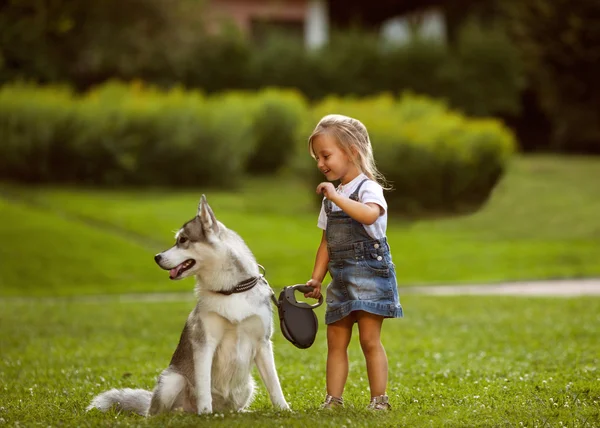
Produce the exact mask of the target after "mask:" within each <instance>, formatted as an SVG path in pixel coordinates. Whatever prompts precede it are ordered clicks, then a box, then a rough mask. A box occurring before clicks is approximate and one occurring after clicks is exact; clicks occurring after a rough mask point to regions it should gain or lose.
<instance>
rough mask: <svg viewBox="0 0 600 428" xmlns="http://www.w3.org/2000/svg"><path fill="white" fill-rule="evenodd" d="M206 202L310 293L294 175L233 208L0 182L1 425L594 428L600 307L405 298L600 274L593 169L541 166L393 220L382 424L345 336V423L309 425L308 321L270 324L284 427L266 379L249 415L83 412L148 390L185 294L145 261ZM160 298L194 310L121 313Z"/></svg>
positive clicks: (317, 368)
mask: <svg viewBox="0 0 600 428" xmlns="http://www.w3.org/2000/svg"><path fill="white" fill-rule="evenodd" d="M201 193H205V194H206V195H207V197H208V200H209V203H210V204H211V205H212V207H213V209H214V211H215V213H216V215H217V216H218V218H219V219H221V220H222V221H223V222H224V223H225V224H226V225H228V226H229V227H231V228H233V229H234V230H236V231H237V232H238V233H240V235H241V236H242V237H243V238H244V239H245V240H246V241H247V242H248V243H249V245H250V247H251V248H252V250H253V251H254V253H255V255H256V256H257V259H258V261H259V262H260V263H262V264H263V265H264V266H265V267H266V269H267V278H268V279H269V281H270V282H271V285H272V286H273V287H275V288H279V287H282V286H284V285H288V284H294V283H298V282H304V281H305V280H306V279H307V278H308V276H309V275H310V272H311V270H312V263H313V260H314V253H315V250H316V246H317V244H318V241H319V236H320V232H319V230H318V229H317V228H316V217H317V210H316V209H315V207H314V206H312V205H311V201H312V200H313V196H312V195H311V193H310V191H309V190H307V189H305V188H304V187H303V186H302V185H301V183H299V182H298V181H297V180H294V179H291V178H289V177H281V178H279V179H278V180H271V179H253V180H250V181H249V182H248V183H247V185H246V186H245V187H244V188H243V189H241V190H240V191H238V192H236V193H224V192H221V191H214V190H211V189H201V188H200V189H193V190H189V189H188V190H179V191H173V190H172V189H151V190H148V189H146V190H143V191H142V190H135V189H125V190H123V189H121V190H100V189H82V188H65V187H28V186H17V185H12V184H9V183H2V184H0V242H1V243H2V245H0V296H2V297H1V298H0V350H1V354H0V355H1V359H0V425H6V426H38V425H39V426H44V427H45V426H59V425H60V426H78V427H79V426H119V425H124V426H161V427H162V426H198V425H211V426H213V425H214V426H223V427H236V426H240V427H246V426H274V427H279V426H297V427H304V426H311V425H312V426H331V427H334V426H335V427H340V426H347V427H352V426H356V427H361V426H377V427H392V426H393V427H397V426H419V427H421V426H461V427H462V426H527V427H562V426H573V427H593V426H600V371H599V361H600V342H599V341H598V337H599V336H600V331H599V330H600V298H569V299H556V298H515V297H513V298H511V297H474V296H456V297H434V296H418V295H403V294H402V287H403V286H407V285H414V284H439V283H442V284H448V283H456V282H461V283H472V282H483V281H494V282H496V281H505V280H509V281H510V280H519V279H547V278H565V277H600V220H599V219H600V159H587V158H557V157H544V156H535V157H521V158H518V159H516V160H515V161H514V162H513V164H512V165H511V168H510V171H509V172H508V174H507V176H506V177H505V179H504V180H503V181H502V182H501V184H500V185H499V186H498V188H497V189H496V191H495V192H494V194H493V196H492V198H491V200H490V201H489V203H488V204H487V205H486V206H485V208H484V209H482V210H481V211H480V212H478V213H476V214H474V215H471V216H468V217H460V218H451V219H444V220H423V221H417V222H411V223H409V222H405V221H402V219H399V218H393V219H391V221H390V224H389V229H388V237H389V240H390V242H391V246H392V250H393V256H394V261H395V263H396V265H397V270H398V274H399V282H400V295H401V300H402V304H403V307H404V310H405V318H404V319H399V320H389V321H386V322H385V324H384V331H383V341H384V345H385V347H386V351H387V355H388V359H389V365H390V378H389V388H388V393H389V395H390V399H391V403H392V405H393V407H394V410H393V411H392V412H389V413H377V414H373V413H371V412H369V411H367V410H365V406H366V404H367V402H368V397H369V392H368V383H367V377H366V370H365V367H364V360H363V358H362V354H361V352H360V347H359V344H358V341H357V337H354V338H353V341H352V344H351V347H350V358H351V375H350V379H349V382H348V384H347V387H346V391H345V394H344V398H345V400H346V403H347V405H346V408H345V409H344V411H342V412H338V411H336V412H327V413H322V412H320V411H319V410H318V405H319V403H320V401H321V400H322V398H323V395H324V392H325V381H324V370H325V356H326V344H325V335H324V332H325V330H324V326H323V322H322V320H323V307H321V308H319V309H318V316H319V319H320V323H321V331H320V332H319V335H318V337H317V341H316V342H315V344H314V345H313V347H311V348H310V349H308V350H299V349H297V348H295V347H293V346H292V345H291V344H290V343H288V342H286V341H285V339H284V338H283V336H282V335H281V333H280V331H279V329H278V326H277V325H276V327H277V330H276V332H275V336H274V343H275V357H276V362H277V366H278V370H279V374H280V378H281V383H282V387H283V390H284V393H285V395H286V397H287V399H288V401H289V402H290V404H291V406H292V408H293V410H294V412H293V413H285V412H276V411H274V410H273V409H272V407H271V405H270V403H269V400H268V398H267V395H266V392H265V390H264V387H263V386H262V384H261V382H260V381H259V382H258V385H259V387H258V391H257V395H256V399H255V401H254V403H253V405H252V407H251V409H250V410H251V412H248V413H243V414H216V415H208V416H196V415H184V414H171V415H162V416H158V417H155V418H151V419H144V418H141V417H139V416H135V415H127V414H117V413H115V412H111V413H108V414H101V413H99V412H96V411H94V412H91V413H86V412H85V407H86V406H87V404H88V403H89V401H90V400H91V398H92V396H93V395H94V394H97V393H99V392H101V391H104V390H106V389H108V388H112V387H142V388H152V387H153V384H154V381H155V379H156V376H157V374H158V373H159V372H160V370H162V369H163V368H164V367H165V365H166V364H168V361H169V359H170V357H171V353H172V351H173V350H174V348H175V346H176V344H177V341H178V340H179V334H180V331H181V328H182V326H183V323H184V321H185V318H186V317H187V314H188V312H189V311H190V309H191V307H192V305H193V296H192V293H191V289H192V287H193V281H192V280H184V281H176V282H173V281H169V280H168V279H167V276H168V274H167V273H166V272H164V271H161V270H160V269H159V268H158V267H157V266H155V264H154V262H153V260H152V258H153V255H154V254H155V253H156V252H158V251H160V250H162V249H165V248H167V247H168V246H170V245H171V243H172V238H173V232H174V231H175V230H176V229H177V228H178V227H179V226H180V225H181V224H182V223H184V222H185V221H186V220H188V219H189V218H191V217H192V216H193V215H195V212H196V204H197V202H198V199H199V196H200V194H201ZM163 291H188V292H189V297H188V298H185V297H182V298H181V300H173V299H172V298H167V296H163V297H164V298H163V299H161V295H159V297H158V299H157V300H158V301H143V300H141V299H138V298H136V297H135V293H139V292H163ZM122 293H134V294H133V295H130V296H129V297H127V298H124V297H123V296H118V294H122ZM93 295H104V296H102V297H94V296H93ZM48 296H54V297H56V298H52V299H45V298H44V297H48ZM255 377H256V378H257V380H258V376H257V375H256V373H255Z"/></svg>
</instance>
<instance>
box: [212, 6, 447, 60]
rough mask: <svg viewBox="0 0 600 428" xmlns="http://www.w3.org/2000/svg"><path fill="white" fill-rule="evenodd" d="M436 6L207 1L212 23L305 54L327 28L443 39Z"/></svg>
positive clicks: (321, 41)
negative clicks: (289, 39) (292, 38)
mask: <svg viewBox="0 0 600 428" xmlns="http://www.w3.org/2000/svg"><path fill="white" fill-rule="evenodd" d="M437 3H439V1H434V0H427V1H417V0H404V1H402V0H377V1H368V0H209V1H208V6H209V8H210V10H211V12H212V13H213V14H214V15H213V16H215V17H216V18H217V20H221V19H229V20H232V21H233V22H234V23H235V24H236V25H237V27H239V28H240V29H241V30H242V31H244V32H245V33H246V34H248V35H249V36H250V37H252V38H253V39H255V40H261V39H262V38H263V37H265V36H266V35H267V34H268V33H269V32H272V31H274V30H277V31H283V32H286V33H288V34H291V35H296V36H298V37H302V38H303V39H304V42H305V45H306V46H307V47H309V48H313V47H318V46H321V45H322V44H324V43H326V42H327V40H328V39H329V34H330V28H332V27H337V28H344V27H348V26H352V25H361V26H363V27H368V28H377V29H379V31H381V34H382V36H383V37H386V38H389V39H393V40H396V41H399V42H402V41H406V40H408V39H409V38H410V37H412V35H414V34H420V35H421V36H425V37H435V38H445V32H446V29H445V24H444V15H443V13H442V12H441V10H440V9H438V8H437V7H436V4H437Z"/></svg>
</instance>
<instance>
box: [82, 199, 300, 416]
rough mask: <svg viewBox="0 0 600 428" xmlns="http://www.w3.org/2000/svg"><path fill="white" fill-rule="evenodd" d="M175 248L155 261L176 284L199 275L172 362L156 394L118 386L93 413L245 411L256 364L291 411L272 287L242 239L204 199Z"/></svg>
mask: <svg viewBox="0 0 600 428" xmlns="http://www.w3.org/2000/svg"><path fill="white" fill-rule="evenodd" d="M175 239H176V242H175V245H174V246H173V247H171V248H170V249H168V250H166V251H163V252H162V253H159V254H157V255H156V256H155V257H154V259H155V261H156V263H157V264H158V265H159V266H160V267H161V268H162V269H164V270H168V271H169V276H170V278H171V279H182V278H186V277H189V276H192V275H195V277H196V295H197V298H198V301H197V304H196V307H195V308H194V309H193V310H192V312H191V313H190V315H189V316H188V319H187V322H186V324H185V326H184V328H183V332H182V333H181V338H180V339H179V345H178V346H177V349H176V350H175V353H174V354H173V357H172V358H171V363H170V365H169V367H167V368H166V369H165V370H163V372H162V373H161V374H160V375H159V377H158V382H157V384H156V386H155V388H154V391H153V392H150V391H146V390H143V389H130V388H126V389H111V390H110V391H106V392H104V393H102V394H100V395H98V396H96V397H95V398H94V399H93V400H92V402H91V404H90V405H89V406H88V408H87V409H88V410H90V409H93V408H97V409H100V410H102V411H106V410H108V409H110V408H111V407H112V406H113V405H116V406H117V408H119V409H121V410H126V411H132V412H136V413H139V414H141V415H155V414H158V413H162V412H169V411H172V410H175V409H183V410H184V411H187V412H195V413H198V414H201V413H211V412H213V411H225V410H235V411H239V410H243V409H245V408H246V407H247V406H248V405H249V404H250V403H251V401H252V396H253V393H254V381H253V379H252V376H251V370H252V363H253V362H254V363H256V367H257V368H258V372H259V374H260V377H261V378H262V381H263V382H264V384H265V386H266V389H267V392H268V393H269V397H270V398H271V402H272V403H273V405H274V406H275V407H277V408H280V409H286V410H289V406H288V403H287V402H286V400H285V398H284V396H283V392H282V390H281V385H280V383H279V377H278V376H277V371H276V369H275V360H274V358H273V346H272V344H271V335H272V333H273V323H272V321H273V319H272V312H271V295H272V293H273V292H272V290H271V287H270V286H269V284H268V283H267V282H266V280H265V279H264V278H263V277H262V275H260V272H259V265H258V264H257V263H256V260H255V258H254V256H253V255H252V252H251V251H250V249H249V248H248V247H247V246H246V244H245V243H244V241H243V240H242V238H240V236H239V235H238V234H236V233H235V232H233V231H232V230H229V229H227V228H226V227H225V226H224V225H223V223H221V222H219V221H218V220H217V219H216V218H215V215H214V213H213V211H212V209H211V208H210V206H209V205H208V203H207V202H206V198H205V196H204V195H202V198H201V199H200V204H199V206H198V213H197V215H196V217H194V218H193V219H192V220H190V221H188V222H187V223H186V224H185V225H184V226H183V227H182V228H181V229H180V230H179V231H178V232H177V234H176V236H175Z"/></svg>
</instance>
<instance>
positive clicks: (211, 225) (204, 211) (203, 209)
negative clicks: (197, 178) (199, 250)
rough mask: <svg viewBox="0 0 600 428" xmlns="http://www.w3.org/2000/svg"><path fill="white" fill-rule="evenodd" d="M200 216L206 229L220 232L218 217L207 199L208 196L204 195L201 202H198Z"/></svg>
mask: <svg viewBox="0 0 600 428" xmlns="http://www.w3.org/2000/svg"><path fill="white" fill-rule="evenodd" d="M197 215H198V218H199V219H200V223H201V224H202V228H203V229H204V230H205V231H207V232H208V231H209V230H210V231H213V232H214V233H218V232H219V223H218V222H217V218H216V217H215V214H214V213H213V210H212V209H211V207H210V205H208V202H207V201H206V196H204V195H202V197H201V198H200V203H199V204H198V214H197Z"/></svg>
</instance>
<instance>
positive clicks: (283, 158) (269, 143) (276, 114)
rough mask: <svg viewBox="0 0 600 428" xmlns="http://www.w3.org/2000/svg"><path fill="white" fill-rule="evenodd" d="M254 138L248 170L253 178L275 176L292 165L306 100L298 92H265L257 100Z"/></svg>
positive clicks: (254, 114) (254, 101)
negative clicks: (255, 176)
mask: <svg viewBox="0 0 600 428" xmlns="http://www.w3.org/2000/svg"><path fill="white" fill-rule="evenodd" d="M253 104H254V109H253V117H252V136H253V138H254V140H255V141H254V144H255V147H256V148H255V150H254V152H253V153H252V154H251V155H250V157H249V159H248V165H247V170H248V171H249V172H250V173H253V174H273V173H276V172H278V171H279V170H280V169H281V168H282V167H285V166H287V165H289V163H290V162H291V159H293V157H294V152H295V149H296V142H297V140H298V139H299V138H301V137H300V134H299V133H300V130H301V124H302V120H303V118H304V117H305V116H306V114H307V109H308V106H307V104H306V100H305V99H304V98H303V97H302V96H301V95H300V94H299V93H297V92H293V91H281V90H273V89H270V90H264V91H261V92H258V93H257V95H256V96H254V97H253Z"/></svg>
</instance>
